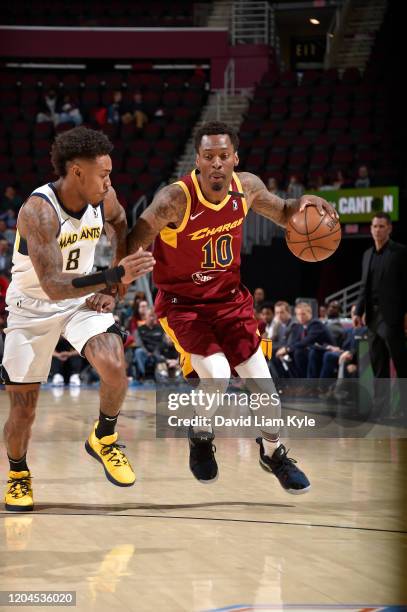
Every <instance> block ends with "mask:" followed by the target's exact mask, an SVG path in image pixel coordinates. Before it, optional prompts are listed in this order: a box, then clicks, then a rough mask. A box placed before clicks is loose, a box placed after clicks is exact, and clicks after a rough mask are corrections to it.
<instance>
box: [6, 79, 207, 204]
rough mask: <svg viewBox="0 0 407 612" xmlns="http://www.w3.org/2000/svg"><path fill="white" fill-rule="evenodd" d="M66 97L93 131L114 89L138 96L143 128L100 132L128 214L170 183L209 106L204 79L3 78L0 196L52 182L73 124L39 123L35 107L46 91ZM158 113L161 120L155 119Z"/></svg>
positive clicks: (113, 127)
mask: <svg viewBox="0 0 407 612" xmlns="http://www.w3.org/2000/svg"><path fill="white" fill-rule="evenodd" d="M51 87H52V88H55V89H56V91H57V93H58V95H63V94H64V93H69V94H70V95H71V97H72V99H73V100H75V101H76V102H77V103H78V105H79V108H80V109H81V111H82V114H83V116H84V123H85V125H89V126H90V127H94V128H97V127H99V126H98V124H97V123H96V119H95V113H96V111H97V109H100V108H103V107H106V106H107V105H108V104H110V103H111V101H112V93H113V91H114V90H115V89H121V90H122V91H123V96H124V100H125V101H126V100H128V99H130V98H131V94H132V93H133V92H134V91H141V92H142V93H143V104H144V107H145V112H146V114H147V116H148V119H149V121H148V123H147V124H146V125H145V127H144V128H143V130H137V129H136V126H135V123H131V124H128V125H124V124H117V125H116V124H109V123H106V124H105V125H104V126H103V130H104V131H105V132H106V133H107V134H108V135H109V137H110V138H111V140H112V141H113V143H114V145H115V149H114V151H113V154H112V158H113V174H112V180H113V182H114V185H115V187H116V189H117V192H118V195H119V196H120V201H121V202H122V203H123V204H124V205H125V206H126V205H127V206H128V208H130V207H131V205H132V204H134V202H135V201H136V200H137V198H138V197H139V196H140V195H141V194H143V193H146V194H147V195H148V196H150V195H151V193H152V192H153V191H154V189H156V188H157V186H158V185H159V184H160V183H161V182H162V181H166V180H168V178H169V177H170V174H171V171H172V169H173V167H174V164H175V162H176V159H177V157H178V156H179V154H180V153H181V152H182V150H183V147H184V145H185V142H186V140H187V139H188V137H189V135H190V131H191V128H192V126H193V125H194V123H195V121H196V119H197V116H198V114H199V112H200V109H201V107H202V105H203V104H204V103H205V98H206V95H207V93H206V77H205V75H204V74H201V73H199V74H191V72H189V73H188V72H185V71H183V72H182V71H178V72H176V73H175V72H171V73H168V72H167V73H166V72H164V71H163V72H162V73H156V72H155V71H151V72H148V73H141V74H138V73H118V72H117V71H115V72H109V73H104V74H88V73H86V74H85V73H72V72H66V73H61V74H59V73H58V75H55V73H54V74H41V73H40V72H38V73H36V74H33V73H30V74H26V73H24V72H22V73H21V74H18V75H16V73H15V72H11V71H10V72H3V74H2V75H1V84H0V116H1V120H0V189H2V190H3V189H4V187H5V186H6V185H7V184H10V183H15V182H17V183H18V184H19V186H20V191H21V193H22V195H26V194H28V193H30V190H31V189H32V188H34V187H36V186H37V185H39V184H42V183H44V182H46V181H48V180H51V179H52V178H53V173H52V168H51V164H50V158H49V152H50V146H51V142H52V139H53V138H54V135H55V133H58V132H59V131H61V130H64V129H69V128H71V127H72V124H70V123H66V124H65V123H63V124H59V125H58V126H57V127H56V128H54V125H53V124H52V123H49V122H47V123H36V116H37V112H38V109H39V104H40V101H41V99H42V97H43V95H44V94H45V93H46V92H47V91H48V90H49V88H51ZM157 110H159V113H158V116H156V113H157Z"/></svg>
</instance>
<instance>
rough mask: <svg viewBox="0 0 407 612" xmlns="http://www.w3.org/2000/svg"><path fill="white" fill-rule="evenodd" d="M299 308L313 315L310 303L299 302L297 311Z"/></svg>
mask: <svg viewBox="0 0 407 612" xmlns="http://www.w3.org/2000/svg"><path fill="white" fill-rule="evenodd" d="M297 308H302V309H303V310H308V311H309V312H310V313H311V314H312V306H311V304H309V303H308V302H298V304H296V305H295V309H296V310H297Z"/></svg>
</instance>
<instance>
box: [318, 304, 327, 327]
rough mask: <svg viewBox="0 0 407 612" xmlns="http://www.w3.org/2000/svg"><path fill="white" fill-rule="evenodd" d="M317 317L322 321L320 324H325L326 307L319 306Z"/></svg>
mask: <svg viewBox="0 0 407 612" xmlns="http://www.w3.org/2000/svg"><path fill="white" fill-rule="evenodd" d="M318 316H319V320H320V321H322V323H326V322H327V319H328V317H327V316H326V306H325V305H321V306H319V308H318Z"/></svg>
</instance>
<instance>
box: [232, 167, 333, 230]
mask: <svg viewBox="0 0 407 612" xmlns="http://www.w3.org/2000/svg"><path fill="white" fill-rule="evenodd" d="M239 178H240V181H241V183H242V187H243V191H244V193H245V195H246V199H247V203H248V206H249V208H251V209H252V210H253V211H254V212H256V213H258V214H259V215H263V217H267V218H268V219H271V221H274V223H277V225H281V226H282V227H285V226H286V225H287V223H288V221H289V219H290V217H291V216H292V215H293V214H294V213H295V212H297V211H298V210H303V209H304V208H305V207H306V206H311V205H312V206H317V208H318V210H319V211H320V213H321V215H323V214H324V212H325V211H326V212H328V213H329V214H330V215H331V216H332V217H335V218H338V213H337V212H336V210H335V209H334V208H333V206H331V204H329V202H327V201H326V200H324V199H323V198H320V197H318V196H314V195H303V196H302V197H301V198H300V199H287V200H283V199H282V198H280V197H278V196H276V195H275V194H273V193H270V192H269V191H268V189H267V187H266V186H265V184H264V183H263V181H262V180H261V179H260V178H259V177H258V176H256V175H255V174H251V173H250V172H241V173H239Z"/></svg>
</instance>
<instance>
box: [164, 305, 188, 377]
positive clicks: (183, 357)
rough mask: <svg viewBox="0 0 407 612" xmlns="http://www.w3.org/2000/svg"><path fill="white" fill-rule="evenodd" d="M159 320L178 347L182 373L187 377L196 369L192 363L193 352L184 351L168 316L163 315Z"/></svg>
mask: <svg viewBox="0 0 407 612" xmlns="http://www.w3.org/2000/svg"><path fill="white" fill-rule="evenodd" d="M159 321H160V324H161V327H162V328H163V330H164V331H165V333H166V334H167V336H169V337H170V338H171V340H172V341H173V343H174V346H175V348H176V349H177V351H178V353H179V356H180V364H181V369H182V373H183V375H184V376H185V377H187V376H188V374H191V372H193V371H194V368H193V367H192V365H191V353H187V352H186V351H184V349H183V348H182V346H181V345H180V343H179V342H178V339H177V336H176V335H175V332H174V330H173V329H171V327H170V326H169V325H168V320H167V317H163V318H162V319H159Z"/></svg>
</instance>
